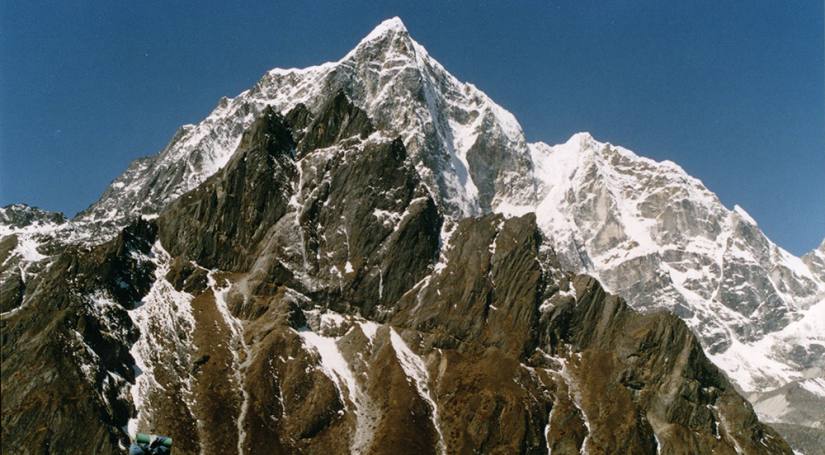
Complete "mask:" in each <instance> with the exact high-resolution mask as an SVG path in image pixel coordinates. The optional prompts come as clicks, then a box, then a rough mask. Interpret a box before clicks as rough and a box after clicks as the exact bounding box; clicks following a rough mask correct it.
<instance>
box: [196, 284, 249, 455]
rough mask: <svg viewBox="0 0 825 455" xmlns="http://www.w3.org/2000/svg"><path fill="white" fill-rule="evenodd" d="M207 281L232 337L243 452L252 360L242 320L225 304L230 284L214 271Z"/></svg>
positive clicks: (240, 441)
mask: <svg viewBox="0 0 825 455" xmlns="http://www.w3.org/2000/svg"><path fill="white" fill-rule="evenodd" d="M207 282H208V285H209V288H210V289H211V290H212V294H213V295H214V296H215V307H217V309H218V312H220V314H221V316H222V317H223V320H224V322H225V323H226V326H227V327H229V330H230V331H231V333H232V339H231V340H230V343H229V344H228V346H229V349H230V351H231V352H232V363H233V370H234V376H235V381H237V383H238V388H239V389H240V391H241V396H242V397H243V400H242V401H241V409H240V412H239V413H238V422H237V425H238V454H239V455H243V453H244V448H243V445H244V441H246V430H245V429H244V421H245V419H246V415H247V413H248V411H249V392H248V391H247V390H246V387H244V384H246V371H247V370H248V369H249V364H250V362H251V361H252V356H250V355H249V348H248V346H247V345H246V342H245V341H244V339H243V334H244V327H243V322H242V321H241V320H240V319H238V318H236V317H235V316H233V315H232V313H231V312H230V311H229V307H228V306H227V305H226V298H225V297H226V293H227V292H229V289H230V288H231V284H230V285H226V286H220V285H219V284H218V282H217V280H216V279H215V276H214V271H209V272H208V273H207Z"/></svg>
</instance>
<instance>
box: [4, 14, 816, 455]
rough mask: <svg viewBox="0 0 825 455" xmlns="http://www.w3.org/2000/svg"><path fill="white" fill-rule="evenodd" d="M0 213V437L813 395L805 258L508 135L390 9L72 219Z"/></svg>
mask: <svg viewBox="0 0 825 455" xmlns="http://www.w3.org/2000/svg"><path fill="white" fill-rule="evenodd" d="M3 210H4V211H3V212H2V213H0V214H2V215H3V217H0V220H5V219H8V220H15V221H14V222H13V223H11V222H4V223H3V225H2V226H0V228H1V229H2V231H0V236H2V238H0V259H2V261H3V262H2V268H0V277H2V279H3V282H2V289H0V291H2V292H0V297H1V298H0V306H1V307H2V311H3V313H2V323H3V328H4V339H3V358H4V362H3V371H2V377H3V383H4V399H3V451H4V452H6V451H15V450H16V448H18V447H24V448H27V450H30V451H35V450H39V449H38V448H41V447H58V446H59V447H63V448H65V449H66V450H68V451H73V452H77V453H81V452H82V451H83V450H84V448H88V447H93V448H94V450H93V452H95V453H116V452H118V451H119V450H120V447H121V446H122V445H123V444H124V443H125V441H126V433H127V431H132V432H133V431H135V430H141V431H152V432H159V433H163V434H168V435H170V436H172V437H173V439H174V440H175V444H176V451H179V452H180V453H262V452H273V451H274V452H275V453H294V452H308V453H314V452H323V453H348V452H352V453H465V452H474V453H475V452H480V453H491V452H502V453H512V452H524V453H547V452H550V451H552V452H553V453H579V452H581V453H612V452H615V451H616V450H619V451H624V452H628V453H710V452H713V451H716V452H720V453H790V448H789V447H788V446H787V444H786V443H785V442H784V441H783V440H782V438H781V437H780V436H779V435H778V434H777V433H776V432H774V430H773V429H771V428H770V427H768V426H766V425H764V424H762V423H760V422H759V421H758V419H757V416H756V415H755V414H754V411H753V409H752V407H751V405H750V404H749V403H748V402H747V401H745V400H744V399H743V398H742V397H741V396H740V395H739V392H753V393H757V394H764V393H769V392H770V393H772V394H774V395H771V396H778V395H776V394H779V393H785V392H783V391H780V390H779V389H780V388H782V387H786V386H788V385H789V384H792V383H793V384H796V383H797V382H799V384H800V387H802V386H805V385H807V386H808V389H810V390H814V392H812V396H814V397H817V396H819V395H817V394H818V392H816V390H818V389H816V388H815V386H816V385H817V384H819V383H818V382H814V383H804V384H803V382H804V381H805V380H807V379H809V376H810V375H811V374H814V375H816V374H817V373H816V372H813V373H811V372H812V371H813V370H814V369H815V368H817V363H816V362H817V359H818V358H819V359H821V356H820V357H817V352H820V351H818V349H820V348H821V347H822V344H821V343H820V341H821V340H820V339H819V338H817V337H819V336H820V335H819V334H818V333H817V332H815V331H809V332H805V333H802V334H800V332H799V331H798V330H797V329H798V328H799V327H808V325H804V324H807V323H805V321H806V320H807V319H806V318H809V315H811V314H814V313H813V312H815V311H819V309H821V308H822V303H821V302H822V296H823V289H825V285H823V280H822V278H821V270H820V268H819V265H820V264H821V263H822V261H820V260H819V259H818V258H819V257H820V256H821V255H820V256H817V255H816V254H812V255H811V256H810V257H806V258H805V259H804V260H800V259H798V258H794V257H792V256H791V255H789V254H788V253H786V252H784V251H783V250H781V249H780V248H778V247H777V246H776V245H774V244H773V243H771V242H770V241H769V240H768V239H767V238H766V237H765V236H764V234H762V233H761V231H759V229H758V227H757V225H756V224H755V222H753V221H752V220H751V219H750V217H747V216H745V215H743V213H744V212H743V211H742V210H728V209H726V208H725V207H724V206H723V205H722V204H721V203H720V202H719V200H718V198H716V197H715V195H713V193H711V192H710V191H709V190H708V189H707V188H705V187H704V186H703V185H702V184H701V182H699V181H698V180H696V179H694V178H692V177H690V176H688V175H687V174H685V173H684V171H683V170H682V169H681V168H679V167H678V166H677V165H676V164H674V163H669V162H663V163H657V162H655V161H652V160H649V159H646V158H642V157H639V156H637V155H635V154H634V153H633V152H630V151H629V150H626V149H623V148H621V147H617V146H613V145H610V144H604V143H600V142H598V141H596V140H595V139H594V138H593V137H592V136H590V135H589V134H587V133H579V134H576V135H574V136H573V137H572V138H571V139H570V140H569V141H568V142H567V143H565V144H561V145H557V146H549V145H546V144H543V143H528V142H527V140H526V139H525V137H524V133H523V131H522V129H521V127H520V125H519V123H518V122H517V121H516V119H515V118H514V117H513V115H512V114H510V113H509V112H507V111H506V110H504V109H503V108H502V107H500V106H499V105H497V104H496V103H494V102H493V101H492V100H490V99H489V98H488V97H487V96H486V95H485V94H484V93H483V92H481V91H480V90H479V89H477V88H476V87H475V86H473V85H472V84H467V83H463V82H461V81H458V80H457V79H456V78H455V77H453V76H452V75H451V74H450V73H449V72H447V71H446V69H444V67H443V66H442V65H441V64H439V63H438V62H437V61H435V59H433V58H432V57H431V56H430V55H429V54H428V53H427V51H426V50H425V49H424V48H423V47H422V46H420V45H419V44H418V43H416V42H415V41H414V40H413V39H412V38H411V37H410V35H409V33H408V31H407V29H406V27H405V26H404V24H403V23H402V22H401V20H400V19H398V18H392V19H389V20H387V21H384V22H383V23H381V24H380V25H379V26H378V27H376V28H375V30H373V31H372V32H370V33H369V34H368V35H367V36H366V37H365V38H364V39H363V40H361V41H360V42H359V43H358V45H357V46H356V47H355V48H354V49H353V50H352V51H350V52H349V53H347V54H346V55H345V56H344V57H343V58H342V59H341V60H339V61H337V62H330V63H324V64H321V65H318V66H313V67H309V68H304V69H273V70H271V71H269V72H267V73H266V74H265V75H264V76H263V77H262V78H261V80H260V81H258V83H256V84H255V86H254V87H252V88H251V89H249V90H247V91H244V92H243V93H241V94H240V95H238V96H237V97H235V98H233V99H228V98H223V99H221V100H220V101H219V103H218V106H217V107H216V108H215V109H214V111H212V113H210V115H209V116H207V118H205V119H204V120H203V121H201V122H200V123H198V124H197V125H185V126H183V127H181V128H180V129H179V130H178V132H177V133H176V134H175V136H174V137H173V138H172V140H171V141H170V143H169V144H168V145H167V146H166V147H165V148H164V149H163V150H161V151H160V153H158V154H157V155H155V156H152V157H148V158H143V159H140V160H137V161H135V162H133V163H132V164H131V165H130V166H129V168H128V169H127V170H126V172H125V173H124V174H123V175H122V176H120V177H118V178H117V179H116V180H115V181H114V182H112V184H111V185H110V186H109V188H108V189H107V190H106V191H105V192H104V194H103V195H102V197H101V198H100V200H98V201H97V202H96V203H94V204H93V205H92V206H90V207H89V208H88V209H87V210H85V211H84V212H83V213H81V214H79V215H78V216H77V217H76V218H75V219H74V220H71V221H68V222H66V221H64V220H62V219H60V218H59V217H54V216H50V215H49V214H39V212H38V215H37V216H36V217H34V216H29V217H21V216H17V215H14V214H16V213H18V212H20V213H23V212H29V211H30V210H24V209H22V208H21V207H17V206H15V207H9V208H5V209H3ZM12 215H13V216H12ZM27 220H28V221H27ZM600 281H601V283H600ZM603 284H604V285H605V286H606V288H607V290H610V291H613V292H615V293H617V294H619V295H620V296H621V297H623V298H620V297H617V296H613V295H611V294H609V293H608V292H607V291H606V289H605V287H604V286H603ZM659 309H667V310H670V311H671V312H672V313H673V314H675V315H676V316H679V317H682V318H683V319H684V322H683V321H682V320H680V319H679V318H677V317H676V316H674V315H673V314H671V313H667V312H662V311H654V310H659ZM637 310H643V312H638V311H637ZM685 322H687V325H686V324H685ZM691 328H692V329H693V330H695V331H696V332H697V333H698V337H697V336H696V335H694V334H693V332H692V331H691ZM792 329H793V332H794V334H793V335H792V334H791V330H792ZM6 334H8V335H6ZM791 336H795V337H796V338H790V337H791ZM760 343H761V344H760ZM757 345H758V346H761V347H762V350H761V351H760V356H758V357H747V358H745V357H743V355H744V354H742V353H743V352H744V351H743V350H742V349H743V346H757ZM818 346H819V347H818ZM703 347H704V349H705V350H707V352H708V353H709V354H710V355H711V358H712V359H714V360H717V361H719V362H720V366H721V367H722V368H723V370H724V372H723V371H722V370H719V369H718V368H717V367H716V366H715V365H714V364H713V363H711V361H710V360H709V359H708V358H707V357H706V356H705V353H704V351H703ZM748 362H751V363H748ZM725 373H727V375H726V374H725ZM818 374H819V375H821V371H820V373H818ZM24 376H25V377H24ZM728 377H731V378H733V379H734V380H735V381H737V384H738V387H739V390H737V389H736V387H735V386H734V384H732V383H731V382H730V381H729V379H728ZM27 378H29V379H27ZM811 384H813V385H811ZM774 389H776V390H774ZM808 389H806V390H808ZM33 390H36V391H38V392H37V393H34V392H32V391H33ZM782 390H786V389H782ZM760 396H762V395H760ZM783 396H784V395H783ZM68 397H74V398H72V399H69V398H68ZM765 397H767V395H765ZM757 399H758V397H757ZM786 414H787V413H786ZM786 414H782V415H777V413H775V412H774V413H769V412H763V415H767V416H770V417H773V418H780V419H781V418H784V417H783V416H785V415H786ZM805 415H807V414H805ZM803 417H804V416H802V417H800V415H799V414H796V415H794V419H796V420H794V421H793V422H792V424H793V425H801V426H803V427H805V426H808V427H812V426H813V425H809V423H810V422H808V421H807V420H805V418H803ZM789 418H790V417H789ZM39 428H48V429H49V430H48V431H40V430H38V429H39ZM80 434H82V435H84V437H83V438H82V441H80V442H78V441H79V440H80V438H79V437H78V435H80ZM81 442H82V445H80V443H81ZM12 448H15V450H12Z"/></svg>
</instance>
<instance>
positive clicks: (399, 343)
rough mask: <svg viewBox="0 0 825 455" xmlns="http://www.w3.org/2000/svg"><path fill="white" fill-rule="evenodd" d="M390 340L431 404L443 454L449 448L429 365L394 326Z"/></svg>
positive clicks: (434, 425) (403, 364)
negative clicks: (430, 383) (431, 389)
mask: <svg viewBox="0 0 825 455" xmlns="http://www.w3.org/2000/svg"><path fill="white" fill-rule="evenodd" d="M390 342H392V347H393V349H395V353H396V355H397V357H398V363H400V364H401V368H403V369H404V373H406V375H407V376H408V377H409V378H411V379H412V380H413V384H415V388H416V390H418V395H419V396H420V397H421V398H423V399H424V401H426V402H427V404H429V405H430V408H431V410H432V415H431V418H432V421H433V428H435V431H436V432H437V433H438V452H439V453H442V454H443V453H446V452H447V448H446V446H445V444H444V435H443V434H441V428H440V427H439V425H438V405H436V403H435V400H434V399H433V396H432V393H430V388H429V386H428V384H429V382H430V375H429V373H427V366H426V365H424V361H423V360H422V359H421V357H419V356H418V355H416V354H415V353H414V352H412V350H410V348H409V346H407V343H405V342H404V339H403V338H401V335H399V334H398V332H396V331H395V330H394V329H392V328H390Z"/></svg>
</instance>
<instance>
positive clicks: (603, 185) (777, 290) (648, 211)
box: [497, 133, 825, 391]
mask: <svg viewBox="0 0 825 455" xmlns="http://www.w3.org/2000/svg"><path fill="white" fill-rule="evenodd" d="M530 148H531V152H532V160H533V162H534V167H535V178H536V181H537V182H538V184H539V185H540V190H539V194H538V199H539V200H540V202H539V203H538V205H537V206H518V205H516V204H501V205H499V206H498V207H497V210H499V211H502V212H504V213H509V214H519V213H522V212H526V211H535V212H536V214H537V216H538V220H539V224H540V226H541V228H542V230H543V231H544V232H545V233H546V234H547V235H548V236H549V237H550V238H551V239H552V242H553V244H554V247H555V249H556V250H557V252H558V254H559V256H560V259H561V260H562V262H563V264H564V265H565V266H566V267H567V268H568V269H570V270H576V271H580V272H585V273H590V274H593V275H596V276H598V277H599V278H600V280H601V281H602V282H603V283H604V284H605V285H606V286H608V287H609V288H610V289H611V290H612V291H614V292H616V293H618V294H620V295H622V296H624V297H625V298H627V300H628V301H630V302H633V304H634V305H635V306H636V307H637V308H641V309H653V308H661V307H665V308H667V309H669V310H671V311H673V312H674V313H676V314H677V315H678V316H680V317H681V318H682V319H684V320H685V321H687V322H688V324H689V325H690V326H691V327H692V328H693V329H694V330H695V331H696V332H697V333H698V334H699V335H700V337H701V339H702V341H703V344H704V346H705V348H706V349H707V350H708V351H709V353H710V354H711V355H712V356H713V358H714V360H715V361H716V362H717V363H718V364H720V366H722V367H723V368H724V369H725V370H726V371H727V372H728V374H730V375H731V376H732V377H733V378H734V379H735V380H736V382H737V383H738V384H739V386H740V387H742V388H743V389H745V390H748V391H762V390H765V389H767V388H770V387H776V386H780V385H783V384H785V383H787V382H788V381H791V380H795V379H800V378H802V377H803V376H804V375H805V374H806V373H805V371H806V370H810V369H812V368H813V369H817V368H819V369H821V368H822V367H823V365H821V355H822V350H823V349H825V340H823V334H822V332H821V331H816V330H815V329H810V330H809V329H806V327H809V325H806V324H799V323H795V322H793V321H801V320H803V319H805V318H806V313H808V312H812V311H815V310H816V308H817V307H818V304H817V302H823V298H825V284H823V281H822V280H821V279H820V278H819V277H818V276H817V275H816V274H815V271H814V269H812V268H809V267H808V266H806V264H805V263H804V262H803V261H802V260H800V259H799V258H797V257H794V256H793V255H791V254H790V253H788V252H787V251H785V250H783V249H782V248H780V247H778V246H777V245H775V244H774V243H773V242H771V241H770V240H769V239H768V238H767V237H766V236H765V235H764V234H763V233H762V232H761V231H760V230H759V228H758V226H757V224H756V222H755V221H754V220H753V219H752V218H751V217H750V216H749V215H748V214H747V213H746V212H745V211H744V210H743V209H742V208H740V207H738V206H736V207H734V209H733V210H728V209H727V208H725V207H724V205H722V203H721V202H720V201H719V199H718V197H717V196H716V195H715V194H713V193H712V192H711V191H709V190H708V189H707V188H705V186H704V185H703V184H702V183H701V182H700V181H699V180H698V179H695V178H693V177H691V176H689V175H687V173H685V172H684V170H682V168H680V167H679V166H678V165H676V164H674V163H672V162H669V161H665V162H656V161H653V160H650V159H647V158H643V157H640V156H638V155H636V154H634V153H633V152H631V151H629V150H627V149H624V148H622V147H617V146H613V145H610V144H605V143H601V142H598V141H596V140H595V139H593V138H592V137H591V136H590V135H589V134H587V133H579V134H577V135H574V136H573V137H572V138H571V139H570V140H569V141H568V142H567V143H565V144H561V145H557V146H552V147H551V146H548V145H546V144H543V143H535V144H531V145H530ZM811 257H812V258H815V256H813V255H811ZM807 262H809V263H812V261H811V260H808V261H807ZM791 327H796V329H794V330H793V331H791V330H790V328H791ZM797 329H798V330H797ZM791 332H793V333H791ZM818 359H819V360H818ZM807 374H822V373H821V371H820V372H819V373H817V371H808V373H807Z"/></svg>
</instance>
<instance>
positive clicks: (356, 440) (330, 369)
mask: <svg viewBox="0 0 825 455" xmlns="http://www.w3.org/2000/svg"><path fill="white" fill-rule="evenodd" d="M342 319H343V318H342V317H341V316H340V315H338V314H335V313H325V314H322V315H321V321H322V322H321V325H322V326H323V325H325V324H330V323H332V324H335V323H337V322H340V321H341V320H342ZM353 327H355V326H354V325H353ZM350 330H352V329H350ZM319 331H320V330H319ZM347 333H349V331H348V332H347ZM298 336H300V337H301V339H302V340H303V342H304V345H305V346H306V348H307V350H308V351H310V352H315V353H316V354H317V355H318V361H319V363H318V366H319V367H320V369H321V371H323V373H324V374H325V375H326V376H327V377H328V378H329V379H330V380H331V381H332V383H333V384H334V385H335V388H336V389H337V390H338V395H339V397H340V398H341V401H342V402H343V403H344V407H345V409H347V410H349V408H350V405H352V406H353V407H354V408H355V409H354V410H352V412H353V413H354V414H355V432H354V434H353V437H352V442H351V444H350V452H351V453H364V452H366V451H367V450H368V449H369V446H370V443H371V442H372V437H373V435H372V432H371V430H370V427H371V426H372V425H373V424H374V418H372V417H371V416H372V415H373V414H374V412H373V410H372V409H371V408H370V405H369V398H368V396H367V394H366V392H365V391H364V390H363V389H362V388H361V386H360V385H359V384H358V380H357V378H356V374H355V372H354V371H353V370H352V367H350V364H349V362H348V361H347V359H346V358H345V357H344V354H343V353H342V352H341V349H340V348H339V347H338V341H339V340H340V337H328V336H323V335H321V334H319V333H316V332H313V331H312V330H311V329H310V328H309V327H304V328H301V329H299V330H298Z"/></svg>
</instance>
